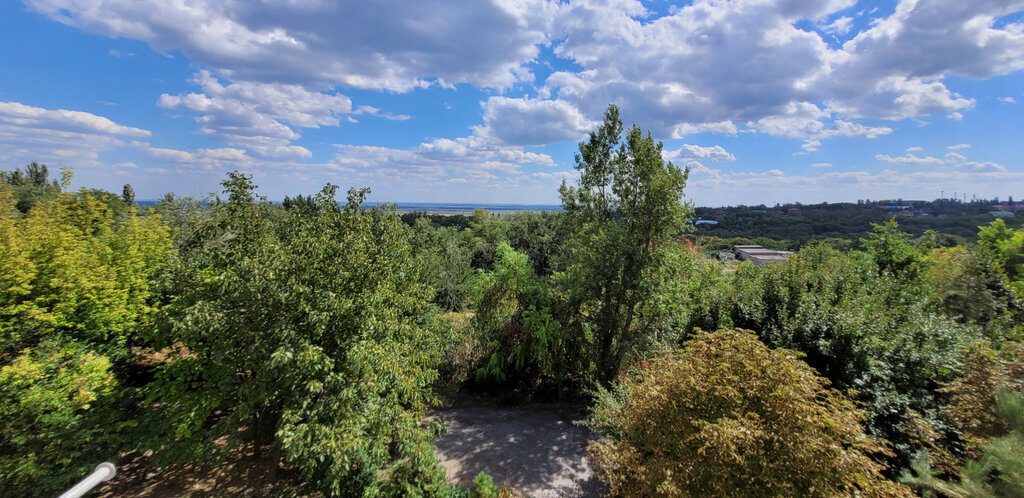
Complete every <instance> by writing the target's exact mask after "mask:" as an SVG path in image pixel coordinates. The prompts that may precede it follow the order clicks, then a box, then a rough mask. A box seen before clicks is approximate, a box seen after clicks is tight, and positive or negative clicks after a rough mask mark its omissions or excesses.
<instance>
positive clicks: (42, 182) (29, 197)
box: [0, 161, 70, 213]
mask: <svg viewBox="0 0 1024 498" xmlns="http://www.w3.org/2000/svg"><path fill="white" fill-rule="evenodd" d="M69 181H70V176H68V175H66V174H65V180H64V181H62V182H61V183H58V182H57V181H56V180H55V181H52V182H51V181H50V179H49V170H48V169H47V167H46V165H45V164H40V163H37V162H35V161H33V162H31V163H29V164H28V165H27V166H25V168H24V169H15V170H12V171H0V182H2V183H6V184H7V185H8V186H9V187H10V188H11V189H12V191H13V194H14V198H15V206H16V207H17V209H18V211H20V212H21V213H27V212H28V211H29V210H30V209H32V206H33V205H34V204H35V203H36V202H38V201H40V200H44V199H53V198H55V197H56V196H57V194H59V193H60V192H61V190H62V189H63V188H64V187H67V185H68V183H69Z"/></svg>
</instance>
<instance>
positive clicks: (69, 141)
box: [0, 102, 150, 165]
mask: <svg viewBox="0 0 1024 498" xmlns="http://www.w3.org/2000/svg"><path fill="white" fill-rule="evenodd" d="M148 136H150V132H149V131H148V130H143V129H140V128H134V127H131V126H125V125H121V124H118V123H115V122H114V121H111V120H110V119H108V118H105V117H103V116H98V115H96V114H92V113H88V112H82V111H71V110H66V109H44V108H41V107H33V106H29V105H25V104H21V103H19V102H0V160H3V161H4V162H8V163H9V162H14V161H21V162H28V161H54V160H56V161H61V162H67V163H68V164H69V165H96V164H98V162H97V158H98V157H99V154H100V153H101V152H103V151H106V150H110V149H113V148H116V147H121V146H124V145H125V142H124V141H123V139H127V138H141V137H148Z"/></svg>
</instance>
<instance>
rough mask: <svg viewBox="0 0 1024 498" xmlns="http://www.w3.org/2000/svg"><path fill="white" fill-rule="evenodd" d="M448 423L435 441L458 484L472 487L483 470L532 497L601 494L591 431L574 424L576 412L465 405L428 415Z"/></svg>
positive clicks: (446, 466)
mask: <svg viewBox="0 0 1024 498" xmlns="http://www.w3.org/2000/svg"><path fill="white" fill-rule="evenodd" d="M430 415H431V416H432V417H437V418H440V419H441V420H443V421H444V422H446V423H447V426H448V431H447V432H446V433H445V434H443V435H441V437H440V438H438V439H437V440H436V441H434V444H435V445H436V446H437V456H438V458H440V460H441V464H442V465H444V467H445V470H446V471H447V473H448V479H449V480H450V481H451V482H453V483H457V484H461V485H464V486H472V482H473V478H474V477H476V475H477V474H478V473H480V472H481V471H483V472H487V473H488V474H490V475H491V477H493V478H494V482H495V484H499V485H500V484H501V483H505V484H508V485H509V486H511V487H512V488H514V489H515V490H517V491H521V492H523V493H525V494H527V495H528V496H536V497H556V496H571V497H588V496H599V495H600V491H601V489H602V488H601V485H600V483H599V482H598V481H597V479H596V478H595V477H594V474H593V472H592V470H591V468H590V465H589V464H588V463H587V460H586V458H585V453H586V446H587V443H588V442H589V441H590V438H591V434H590V431H588V430H587V429H586V428H584V427H579V426H576V425H573V421H575V420H578V419H579V418H581V415H580V414H579V413H577V412H574V411H569V410H565V409H557V408H549V407H529V408H496V407H490V406H483V405H464V406H456V407H452V408H445V409H438V410H434V411H433V412H431V414H430Z"/></svg>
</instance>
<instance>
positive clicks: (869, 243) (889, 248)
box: [860, 216, 920, 281]
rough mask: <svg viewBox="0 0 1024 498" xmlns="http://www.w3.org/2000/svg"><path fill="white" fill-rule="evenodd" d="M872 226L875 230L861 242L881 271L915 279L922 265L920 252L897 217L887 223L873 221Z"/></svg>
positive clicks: (910, 279)
mask: <svg viewBox="0 0 1024 498" xmlns="http://www.w3.org/2000/svg"><path fill="white" fill-rule="evenodd" d="M871 226H872V227H874V230H872V232H871V233H870V234H869V235H868V238H866V239H861V240H860V242H861V244H863V245H864V247H865V249H867V251H868V254H871V256H872V257H873V258H874V260H875V264H876V265H878V271H879V273H881V274H887V275H891V276H893V277H896V278H900V279H903V280H904V281H912V280H914V279H915V278H916V277H917V272H918V271H919V267H920V264H919V260H920V254H919V252H918V250H917V248H915V247H914V246H913V245H911V244H910V236H909V235H907V234H906V233H905V232H902V231H900V229H899V223H897V222H896V217H895V216H893V217H892V218H891V219H890V220H889V221H887V222H885V223H872V224H871Z"/></svg>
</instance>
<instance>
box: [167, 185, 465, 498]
mask: <svg viewBox="0 0 1024 498" xmlns="http://www.w3.org/2000/svg"><path fill="white" fill-rule="evenodd" d="M223 185H224V187H225V192H226V193H227V194H228V201H227V202H226V203H215V204H213V205H212V206H211V207H210V213H209V215H208V216H207V217H206V218H202V219H200V220H199V222H200V226H199V227H196V229H195V231H194V232H193V235H192V241H191V242H190V245H191V246H192V249H190V251H189V252H188V257H187V258H186V259H185V260H184V261H183V262H182V266H181V267H179V268H177V269H176V273H175V287H176V289H177V291H176V293H175V297H174V299H173V300H172V302H171V303H170V304H168V305H167V307H166V308H165V313H166V314H165V321H164V322H163V326H162V327H161V328H160V329H159V333H158V334H157V335H156V337H154V339H155V341H156V345H157V346H158V347H164V346H171V345H180V346H181V353H180V354H177V355H175V356H174V357H173V358H172V361H170V362H169V363H167V364H165V365H163V366H161V367H160V370H159V372H158V373H157V381H156V382H155V383H154V384H153V385H152V386H151V387H150V391H149V401H150V402H151V403H153V405H152V406H154V412H153V414H152V418H151V419H150V424H151V425H150V426H151V427H153V428H154V429H155V430H154V433H153V437H152V445H153V446H151V447H160V446H161V445H163V447H164V448H163V450H162V451H161V452H160V453H158V457H159V458H160V460H161V461H162V462H170V461H191V460H201V459H205V458H210V457H213V456H223V455H225V454H227V453H229V452H230V451H232V450H234V449H235V448H237V447H238V446H239V444H240V443H241V441H240V436H239V430H240V429H242V428H243V427H246V428H249V432H250V434H252V435H253V437H254V439H255V447H256V449H257V451H262V449H263V447H264V446H267V447H268V449H269V451H270V454H271V455H277V454H282V455H283V458H284V459H285V460H286V461H288V462H291V463H292V464H294V465H296V466H297V467H298V469H299V470H300V471H301V473H302V475H303V477H304V478H305V479H306V480H307V481H308V482H310V483H313V484H312V485H313V486H315V487H316V488H318V489H319V490H320V491H321V492H323V493H325V494H328V495H343V496H351V495H373V494H384V495H407V494H436V493H439V492H441V491H443V490H444V489H446V486H447V485H446V484H445V482H444V471H443V469H442V468H441V467H440V466H439V465H438V463H437V461H436V458H435V457H434V456H433V447H432V446H431V445H430V439H431V436H432V431H431V430H430V428H429V427H424V426H422V425H421V419H422V415H423V411H424V409H425V407H426V406H427V404H428V403H430V402H431V401H432V400H431V396H430V391H429V389H428V387H429V386H430V384H431V382H432V381H433V380H434V378H435V377H436V371H435V369H434V365H435V364H436V360H437V358H436V357H437V352H438V350H439V346H438V344H436V337H437V336H436V333H435V330H436V329H437V328H438V327H437V324H436V315H435V314H434V313H433V311H432V308H431V307H430V306H429V304H428V301H429V294H427V291H426V288H425V287H424V286H423V285H422V284H421V282H419V280H418V275H419V273H418V272H417V271H416V268H415V261H414V260H413V259H412V257H411V252H410V248H409V245H408V239H407V237H408V234H407V229H406V228H405V227H404V225H402V223H401V221H400V219H399V218H398V216H397V215H396V214H395V212H394V210H393V208H391V209H388V208H378V209H373V210H367V209H365V208H363V207H362V201H363V199H364V198H365V196H366V194H367V193H368V190H367V189H364V190H359V191H356V190H354V189H353V190H350V191H349V195H348V203H347V204H346V205H345V207H344V209H340V210H339V209H336V208H335V207H336V206H337V202H336V201H335V198H334V193H335V190H336V187H334V186H331V185H328V186H327V187H325V188H324V189H323V190H322V191H321V193H320V194H318V195H317V196H316V205H317V207H318V208H319V209H318V211H317V214H315V215H312V216H311V215H309V214H306V213H301V212H299V211H297V210H288V211H286V212H285V214H286V217H285V218H284V219H283V220H281V221H279V222H275V217H274V214H273V213H274V210H275V209H276V208H274V207H273V205H272V204H270V203H268V202H264V201H262V200H259V199H258V198H257V197H256V193H255V186H254V185H253V184H252V181H251V179H250V177H248V176H245V175H242V174H240V173H237V172H236V173H232V174H231V175H229V177H228V178H227V179H226V180H225V181H224V182H223ZM222 438H223V439H222Z"/></svg>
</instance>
